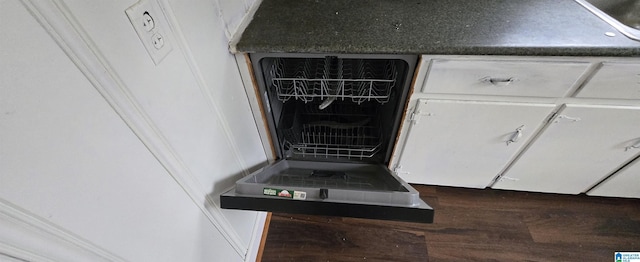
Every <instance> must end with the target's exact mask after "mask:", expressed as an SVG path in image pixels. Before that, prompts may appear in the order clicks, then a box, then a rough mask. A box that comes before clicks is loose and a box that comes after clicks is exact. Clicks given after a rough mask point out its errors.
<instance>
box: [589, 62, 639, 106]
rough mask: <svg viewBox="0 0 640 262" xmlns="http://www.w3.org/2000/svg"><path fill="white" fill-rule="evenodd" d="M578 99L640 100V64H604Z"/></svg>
mask: <svg viewBox="0 0 640 262" xmlns="http://www.w3.org/2000/svg"><path fill="white" fill-rule="evenodd" d="M577 97H584V98H614V99H640V63H629V64H627V63H604V64H603V65H602V67H601V68H600V69H599V70H598V72H596V73H595V75H594V76H593V77H592V78H591V80H589V82H587V84H586V85H585V86H584V87H583V88H582V90H581V91H580V93H578V95H577Z"/></svg>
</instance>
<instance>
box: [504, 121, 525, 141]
mask: <svg viewBox="0 0 640 262" xmlns="http://www.w3.org/2000/svg"><path fill="white" fill-rule="evenodd" d="M523 129H524V125H521V126H520V127H518V128H516V131H515V132H513V135H511V138H509V140H507V145H509V144H511V143H515V142H518V140H520V138H521V137H522V130H523Z"/></svg>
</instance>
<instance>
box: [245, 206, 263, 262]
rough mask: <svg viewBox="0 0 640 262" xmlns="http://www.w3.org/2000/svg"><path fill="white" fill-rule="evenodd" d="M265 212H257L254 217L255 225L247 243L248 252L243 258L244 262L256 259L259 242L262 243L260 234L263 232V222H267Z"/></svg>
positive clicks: (251, 261)
mask: <svg viewBox="0 0 640 262" xmlns="http://www.w3.org/2000/svg"><path fill="white" fill-rule="evenodd" d="M267 214H268V213H267V212H258V215H257V216H256V223H255V224H254V225H253V235H252V237H251V242H250V243H249V250H248V251H247V256H246V257H245V258H244V261H245V262H253V261H257V259H258V251H259V250H260V242H261V241H262V232H264V229H265V228H264V226H265V224H264V223H265V221H266V220H267Z"/></svg>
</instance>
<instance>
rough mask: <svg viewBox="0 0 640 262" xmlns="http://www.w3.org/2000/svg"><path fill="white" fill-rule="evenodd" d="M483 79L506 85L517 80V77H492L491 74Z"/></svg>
mask: <svg viewBox="0 0 640 262" xmlns="http://www.w3.org/2000/svg"><path fill="white" fill-rule="evenodd" d="M482 81H485V82H489V83H491V84H492V85H494V86H506V85H509V84H511V83H513V82H515V81H516V79H515V78H513V77H509V78H504V77H490V76H487V77H485V78H483V79H482Z"/></svg>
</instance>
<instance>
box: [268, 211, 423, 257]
mask: <svg viewBox="0 0 640 262" xmlns="http://www.w3.org/2000/svg"><path fill="white" fill-rule="evenodd" d="M269 230H270V232H277V233H270V234H269V235H268V236H267V242H266V245H265V250H264V255H263V257H262V261H265V262H267V261H279V262H281V261H426V260H427V247H426V245H425V243H426V242H425V237H424V232H423V231H413V230H406V229H403V228H399V227H389V225H388V224H387V223H384V222H382V223H381V222H380V221H377V220H367V219H352V218H349V219H346V218H338V217H324V216H305V215H289V214H276V215H273V217H272V219H271V225H270V228H269Z"/></svg>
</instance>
